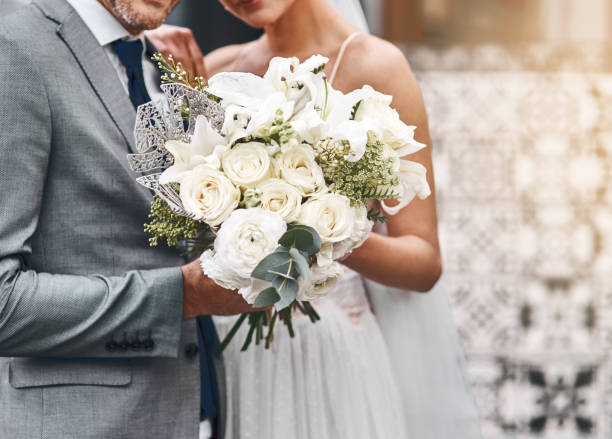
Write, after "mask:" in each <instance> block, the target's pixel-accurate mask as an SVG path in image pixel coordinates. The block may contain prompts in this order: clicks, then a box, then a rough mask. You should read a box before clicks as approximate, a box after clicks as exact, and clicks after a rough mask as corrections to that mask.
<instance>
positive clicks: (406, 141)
mask: <svg viewBox="0 0 612 439" xmlns="http://www.w3.org/2000/svg"><path fill="white" fill-rule="evenodd" d="M364 89H365V90H366V91H365V92H364V93H365V95H367V96H368V97H366V98H365V99H363V101H362V102H361V104H360V105H359V109H358V110H357V114H356V117H355V120H357V121H376V122H377V124H378V125H379V127H380V132H381V134H382V141H383V142H384V143H385V144H387V145H389V146H390V147H391V148H393V149H394V150H395V151H396V152H397V153H398V155H399V156H400V157H403V156H405V155H408V154H413V153H415V152H417V151H419V150H421V149H423V148H424V147H425V146H426V145H425V144H423V143H420V142H417V141H416V140H415V139H414V130H415V129H416V127H414V126H408V125H406V124H405V123H404V122H402V120H401V119H400V116H399V114H398V112H397V111H396V110H394V109H393V108H391V107H390V106H389V105H390V103H391V96H389V95H384V94H382V93H378V92H376V91H374V90H373V89H372V88H371V87H369V86H365V87H364Z"/></svg>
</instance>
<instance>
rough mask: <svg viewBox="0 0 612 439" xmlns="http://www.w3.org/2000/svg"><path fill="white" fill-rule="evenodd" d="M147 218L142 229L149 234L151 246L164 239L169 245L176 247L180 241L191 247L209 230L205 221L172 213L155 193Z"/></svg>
mask: <svg viewBox="0 0 612 439" xmlns="http://www.w3.org/2000/svg"><path fill="white" fill-rule="evenodd" d="M149 219H150V222H149V223H147V224H145V226H144V229H145V232H147V233H149V234H150V235H151V237H150V238H149V245H150V246H151V247H156V246H157V245H159V241H160V240H165V241H166V243H167V244H168V246H169V247H176V246H177V245H178V244H179V243H180V242H184V243H185V245H184V247H185V248H187V247H193V246H195V245H197V244H198V243H199V240H200V239H201V238H202V237H205V235H206V234H207V233H208V232H209V231H210V227H208V225H206V224H205V223H201V222H199V221H196V220H193V219H191V218H187V217H184V216H180V215H178V214H176V213H174V212H173V211H172V209H170V207H168V205H167V204H166V202H165V201H164V200H162V199H161V198H160V197H159V196H157V195H155V196H154V197H153V202H152V203H151V213H150V214H149Z"/></svg>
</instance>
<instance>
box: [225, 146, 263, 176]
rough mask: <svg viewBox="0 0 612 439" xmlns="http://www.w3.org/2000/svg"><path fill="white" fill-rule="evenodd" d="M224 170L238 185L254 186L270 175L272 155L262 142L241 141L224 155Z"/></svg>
mask: <svg viewBox="0 0 612 439" xmlns="http://www.w3.org/2000/svg"><path fill="white" fill-rule="evenodd" d="M222 165H223V172H224V173H225V175H227V176H228V178H229V179H230V180H232V182H233V183H234V184H235V185H237V186H243V187H253V186H255V185H256V184H257V183H259V182H260V181H262V180H264V179H266V178H268V177H269V174H270V156H269V154H268V151H267V149H266V148H265V146H264V145H263V144H262V143H257V142H249V143H239V144H238V145H236V146H234V147H233V148H232V149H230V150H229V151H227V152H226V153H225V154H224V155H223V160H222Z"/></svg>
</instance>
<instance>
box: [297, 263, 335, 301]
mask: <svg viewBox="0 0 612 439" xmlns="http://www.w3.org/2000/svg"><path fill="white" fill-rule="evenodd" d="M342 276H344V267H343V266H342V265H341V264H339V263H338V262H333V263H331V264H329V265H326V266H324V267H321V266H318V265H314V266H313V267H312V268H311V269H310V278H308V279H307V280H305V281H304V282H303V283H302V285H301V286H300V291H299V292H298V295H297V300H299V301H311V300H316V299H318V298H320V297H322V296H324V295H325V294H327V293H328V292H329V291H330V290H331V289H332V288H334V287H335V286H336V285H337V284H338V282H339V281H340V280H341V279H342Z"/></svg>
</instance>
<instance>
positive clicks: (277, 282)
mask: <svg viewBox="0 0 612 439" xmlns="http://www.w3.org/2000/svg"><path fill="white" fill-rule="evenodd" d="M279 244H280V245H279V247H278V248H277V249H276V250H275V251H274V252H272V253H270V254H269V255H268V256H266V257H265V258H263V259H262V260H261V262H260V263H259V264H257V267H255V269H254V270H253V272H252V273H251V276H252V277H254V278H256V279H261V280H264V281H266V282H269V283H270V284H271V285H272V286H271V287H270V288H268V289H266V290H264V291H263V292H262V293H260V295H259V296H258V298H257V302H256V306H258V307H259V306H270V305H274V306H275V307H276V309H277V310H278V311H281V310H283V309H285V308H287V307H290V306H291V305H292V304H293V303H294V302H295V298H296V297H297V293H298V291H299V289H300V286H299V283H298V279H299V278H300V276H301V277H302V278H304V279H307V278H308V277H310V262H309V256H311V255H314V254H316V253H317V252H318V251H319V249H320V248H321V238H320V236H319V234H318V233H317V231H316V230H315V229H313V228H311V227H307V226H302V225H297V226H289V230H287V232H285V234H284V235H283V236H281V238H280V240H279ZM264 293H265V294H264Z"/></svg>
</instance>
